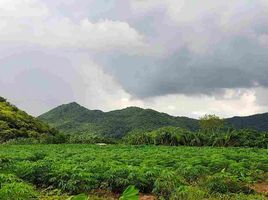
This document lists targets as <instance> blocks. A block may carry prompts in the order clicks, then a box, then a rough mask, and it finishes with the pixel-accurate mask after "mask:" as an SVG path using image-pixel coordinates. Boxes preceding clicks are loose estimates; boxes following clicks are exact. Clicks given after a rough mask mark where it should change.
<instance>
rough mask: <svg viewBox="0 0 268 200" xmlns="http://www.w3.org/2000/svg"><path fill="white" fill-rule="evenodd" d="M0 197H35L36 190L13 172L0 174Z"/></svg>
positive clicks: (22, 199)
mask: <svg viewBox="0 0 268 200" xmlns="http://www.w3.org/2000/svg"><path fill="white" fill-rule="evenodd" d="M0 199H1V200H6V199H10V200H28V199H37V192H36V191H35V190H34V188H33V187H32V186H31V185H29V184H27V183H25V182H23V181H22V180H20V179H19V178H17V177H16V176H15V175H13V174H0Z"/></svg>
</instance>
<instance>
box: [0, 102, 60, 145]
mask: <svg viewBox="0 0 268 200" xmlns="http://www.w3.org/2000/svg"><path fill="white" fill-rule="evenodd" d="M56 133H57V131H56V130H54V129H53V128H50V127H49V126H48V125H47V124H45V123H44V122H42V121H40V120H38V119H36V118H34V117H32V116H30V115H28V114H27V113H26V112H24V111H21V110H19V109H18V108H17V107H16V106H14V105H12V104H10V103H9V102H7V101H6V100H5V99H4V98H2V97H0V143H2V142H6V141H8V140H10V139H16V138H38V137H40V136H42V135H55V134H56Z"/></svg>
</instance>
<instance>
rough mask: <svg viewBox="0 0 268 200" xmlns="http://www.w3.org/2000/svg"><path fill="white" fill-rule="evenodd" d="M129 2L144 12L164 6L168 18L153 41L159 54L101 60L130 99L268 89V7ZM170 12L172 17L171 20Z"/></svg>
mask: <svg viewBox="0 0 268 200" xmlns="http://www.w3.org/2000/svg"><path fill="white" fill-rule="evenodd" d="M132 2H134V5H136V6H141V7H142V9H145V10H150V9H151V10H154V9H158V8H159V6H160V7H165V10H166V15H167V16H168V17H169V19H167V18H163V21H159V23H158V25H159V26H161V27H162V28H160V29H157V31H158V35H161V37H156V38H154V40H152V43H154V44H158V43H161V44H163V45H164V46H165V47H166V48H165V51H166V52H165V53H163V55H161V56H160V57H148V56H134V57H133V56H127V55H124V56H117V55H116V56H112V58H111V60H113V62H112V63H110V62H109V61H105V62H106V67H107V69H108V70H110V71H111V73H112V74H113V75H114V76H116V77H117V79H118V81H119V82H120V83H121V85H122V86H123V87H124V89H125V90H126V91H127V92H129V93H130V94H131V95H132V96H133V97H136V98H142V99H145V98H151V97H158V96H164V95H170V94H184V95H188V96H195V95H197V96H198V95H203V94H204V95H208V96H215V95H219V94H224V91H225V90H226V89H237V88H247V89H250V88H255V87H256V86H259V87H265V88H266V87H268V82H267V81H266V77H267V76H268V68H267V64H266V63H267V62H268V53H267V52H268V51H267V48H268V46H267V41H266V40H267V33H268V29H267V25H266V24H267V23H266V18H267V17H268V14H267V10H268V7H267V4H264V3H263V2H256V1H247V2H245V1H236V2H231V3H225V2H223V1H210V0H206V1H202V2H197V1H164V2H163V1H161V2H160V1H159V2H158V1H157V2H156V4H153V1H146V2H145V1H132ZM176 5H177V6H176ZM170 8H172V9H174V10H175V11H176V12H175V11H174V12H175V13H176V16H172V15H171V13H170V12H171V11H170V10H169V9H170ZM151 10H150V12H152V11H151ZM196 11H198V12H196ZM218 11H219V12H218ZM137 12H138V11H137ZM264 16H266V17H264ZM174 17H175V18H176V17H177V18H178V19H174ZM164 22H168V23H164ZM166 24H168V25H170V26H165V25H166ZM167 31H168V33H167ZM170 33H173V34H170ZM154 47H156V45H152V48H154ZM106 59H107V58H106ZM137 83H138V84H137Z"/></svg>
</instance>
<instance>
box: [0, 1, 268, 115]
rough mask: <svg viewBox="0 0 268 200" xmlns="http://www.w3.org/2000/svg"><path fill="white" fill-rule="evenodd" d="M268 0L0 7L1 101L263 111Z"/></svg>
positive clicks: (29, 107)
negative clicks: (2, 98)
mask: <svg viewBox="0 0 268 200" xmlns="http://www.w3.org/2000/svg"><path fill="white" fill-rule="evenodd" d="M267 19H268V1H267V0H233V1H225V0H217V1H215V0H202V1H197V0H68V1H66V0H0V96H3V97H5V98H7V99H8V100H9V101H10V102H12V103H13V104H15V105H17V106H18V107H19V108H21V109H23V110H25V111H27V112H28V113H30V114H32V115H34V116H38V115H40V114H42V113H44V112H47V111H48V110H50V109H52V108H54V107H56V106H58V105H61V104H65V103H69V102H73V101H76V102H77V103H79V104H81V105H83V106H85V107H87V108H89V109H100V110H103V111H110V110H115V109H121V108H125V107H129V106H138V107H142V108H152V109H155V110H158V111H160V112H166V113H168V114H171V115H175V116H188V117H194V118H199V117H200V116H202V115H204V114H216V115H218V116H220V117H231V116H246V115H251V114H256V113H263V112H268V21H267Z"/></svg>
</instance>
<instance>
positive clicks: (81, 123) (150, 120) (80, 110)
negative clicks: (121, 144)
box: [39, 102, 198, 138]
mask: <svg viewBox="0 0 268 200" xmlns="http://www.w3.org/2000/svg"><path fill="white" fill-rule="evenodd" d="M39 119H40V120H43V121H44V122H47V123H48V124H50V125H51V126H53V127H55V128H57V129H58V130H60V131H62V132H64V133H69V134H72V133H77V134H83V133H96V134H102V135H105V136H111V137H119V138H120V137H122V136H124V135H126V134H127V133H128V132H130V131H135V130H144V131H150V130H154V129H157V128H160V127H164V126H176V127H181V128H187V129H190V130H196V129H197V128H198V120H195V119H190V118H186V117H173V116H170V115H168V114H165V113H160V112H157V111H155V110H151V109H142V108H138V107H129V108H125V109H122V110H115V111H111V112H102V111H99V110H89V109H87V108H85V107H82V106H80V105H79V104H77V103H75V102H73V103H70V104H65V105H61V106H59V107H57V108H54V109H53V110H51V111H49V112H47V113H45V114H43V115H41V116H40V117H39Z"/></svg>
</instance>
